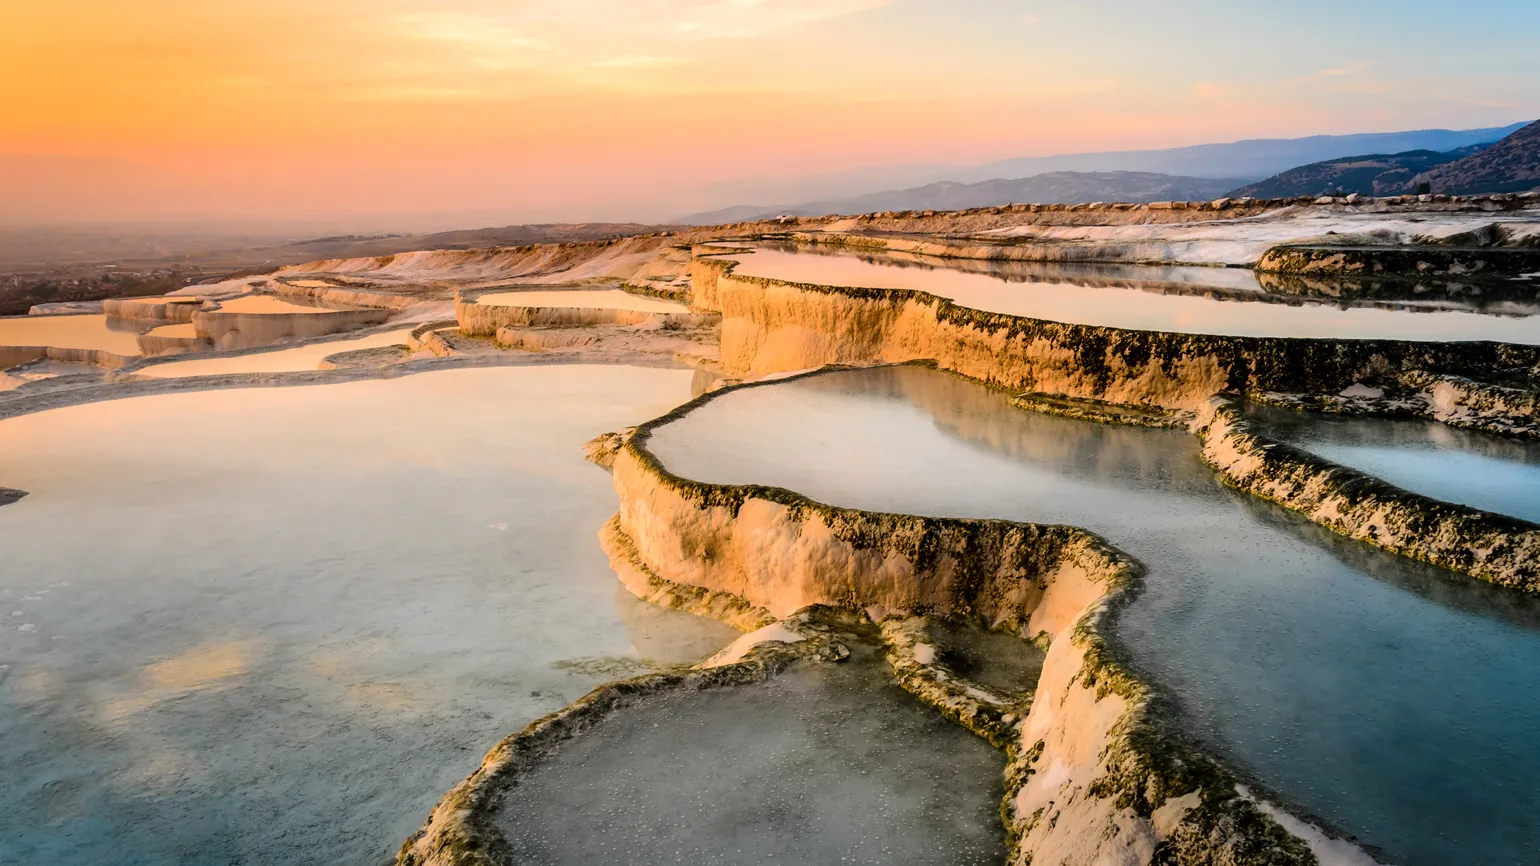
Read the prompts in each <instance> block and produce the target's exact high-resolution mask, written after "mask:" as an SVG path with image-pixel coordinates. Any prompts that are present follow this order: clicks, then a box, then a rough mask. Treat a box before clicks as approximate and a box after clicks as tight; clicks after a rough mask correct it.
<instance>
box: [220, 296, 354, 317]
mask: <svg viewBox="0 0 1540 866" xmlns="http://www.w3.org/2000/svg"><path fill="white" fill-rule="evenodd" d="M218 303H219V312H221V313H250V314H256V315H274V314H279V313H325V312H330V311H331V309H330V308H329V307H322V306H318V305H315V304H306V303H300V302H298V301H292V300H289V299H287V298H279V297H275V296H273V295H241V296H240V297H238V298H231V299H230V300H228V301H219V302H218Z"/></svg>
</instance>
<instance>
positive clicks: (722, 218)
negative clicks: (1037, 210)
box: [682, 171, 1238, 225]
mask: <svg viewBox="0 0 1540 866" xmlns="http://www.w3.org/2000/svg"><path fill="white" fill-rule="evenodd" d="M1237 182H1238V181H1237V180H1236V179H1234V178H1228V179H1225V178H1221V179H1218V180H1215V179H1212V178H1201V177H1177V176H1175V175H1170V174H1156V173H1154V172H1148V171H1100V172H1084V171H1052V172H1048V173H1046V174H1039V175H1035V176H1033V177H1024V178H1019V179H1017V180H1003V179H997V180H986V181H984V182H982V183H954V182H952V181H942V182H940V183H932V184H926V185H925V186H917V187H914V188H913V189H896V190H889V191H887V192H874V193H871V194H869V195H859V196H856V197H854V198H848V199H840V200H831V201H814V202H808V203H806V204H800V205H796V206H794V207H790V208H770V209H765V208H759V207H753V206H745V207H733V208H725V209H723V210H719V211H710V212H708V213H701V214H695V215H693V216H689V217H685V218H684V220H682V221H683V222H688V223H693V224H697V225H715V224H717V223H732V222H746V221H750V220H758V219H768V218H771V217H775V216H779V215H780V214H791V215H793V216H821V215H823V214H829V213H872V212H876V211H889V210H961V209H963V208H970V207H988V206H990V205H997V204H1008V203H1010V202H1017V201H1030V202H1061V203H1064V204H1079V203H1081V202H1093V201H1135V202H1138V201H1178V200H1180V201H1193V200H1201V199H1211V198H1216V197H1218V196H1221V195H1224V193H1225V191H1226V190H1228V189H1230V188H1231V187H1233V186H1235V184H1236V183H1237Z"/></svg>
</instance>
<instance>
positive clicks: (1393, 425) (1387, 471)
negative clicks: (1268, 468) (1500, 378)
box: [1247, 406, 1540, 523]
mask: <svg viewBox="0 0 1540 866" xmlns="http://www.w3.org/2000/svg"><path fill="white" fill-rule="evenodd" d="M1247 412H1248V413H1249V414H1250V415H1251V417H1252V418H1253V419H1254V420H1256V421H1257V422H1258V423H1260V424H1261V425H1262V426H1263V428H1264V429H1265V430H1266V431H1267V432H1268V434H1269V435H1270V436H1272V437H1273V438H1276V439H1278V440H1280V441H1283V442H1287V443H1289V444H1291V445H1296V446H1298V447H1300V448H1302V449H1304V450H1306V451H1309V452H1311V453H1312V454H1316V455H1319V456H1321V457H1324V458H1326V459H1327V460H1330V461H1332V462H1333V463H1340V464H1342V465H1343V466H1350V467H1352V468H1354V469H1358V470H1360V471H1362V472H1366V473H1368V474H1370V475H1373V476H1376V477H1378V478H1382V479H1384V480H1385V481H1388V482H1390V483H1391V484H1394V485H1396V486H1398V487H1403V488H1405V489H1407V490H1410V491H1412V492H1414V493H1421V494H1422V495H1424V496H1431V497H1433V498H1434V499H1442V500H1444V501H1445V502H1457V503H1459V504H1461V505H1469V506H1470V507H1472V508H1479V509H1481V510H1483V511H1494V512H1497V513H1498V514H1507V515H1509V516H1511V517H1517V518H1520V519H1522V520H1528V521H1530V522H1532V523H1540V442H1534V441H1530V440H1522V439H1510V438H1506V437H1502V436H1492V435H1490V434H1486V433H1479V432H1475V431H1470V430H1460V429H1457V428H1454V427H1448V426H1446V425H1443V424H1439V423H1437V422H1432V421H1416V420H1404V419H1393V418H1348V417H1342V416H1336V415H1322V414H1320V413H1316V412H1310V413H1305V412H1290V411H1287V410H1284V409H1275V408H1272V407H1268V406H1251V407H1248V409H1247Z"/></svg>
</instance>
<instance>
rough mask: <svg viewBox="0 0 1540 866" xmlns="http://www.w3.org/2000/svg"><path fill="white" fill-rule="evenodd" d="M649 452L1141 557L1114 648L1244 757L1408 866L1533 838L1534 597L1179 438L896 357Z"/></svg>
mask: <svg viewBox="0 0 1540 866" xmlns="http://www.w3.org/2000/svg"><path fill="white" fill-rule="evenodd" d="M648 447H649V448H650V449H651V450H652V451H653V452H654V453H655V454H657V455H658V456H659V458H660V459H662V461H663V462H664V464H665V465H666V466H668V468H669V469H670V470H671V471H673V472H675V473H677V474H679V475H682V476H684V477H687V478H693V479H698V480H703V481H709V482H717V483H754V484H772V485H777V486H781V487H786V488H790V489H792V490H795V491H797V492H800V493H803V494H805V495H808V496H810V497H812V498H814V499H817V500H819V501H822V502H827V503H831V504H835V505H842V506H849V507H858V508H866V509H874V510H883V511H899V512H909V513H923V514H935V515H946V516H961V517H999V518H1010V519H1017V520H1027V521H1038V522H1061V523H1069V524H1074V525H1078V526H1083V527H1086V528H1089V529H1091V530H1093V531H1096V532H1098V533H1100V534H1102V535H1103V536H1104V537H1106V538H1107V539H1108V540H1110V541H1111V542H1112V543H1113V544H1114V545H1116V546H1118V547H1119V548H1121V549H1123V550H1125V551H1127V552H1129V553H1131V554H1132V555H1133V556H1135V557H1137V558H1139V559H1140V560H1141V561H1143V562H1144V563H1145V564H1146V566H1147V567H1148V569H1149V574H1148V577H1147V588H1146V590H1145V592H1144V594H1143V595H1142V596H1141V597H1140V599H1139V600H1138V601H1137V602H1136V603H1135V604H1134V605H1133V606H1132V607H1131V608H1130V609H1128V610H1127V611H1125V612H1124V614H1123V615H1122V617H1121V620H1120V622H1119V626H1118V628H1119V634H1120V640H1121V641H1122V642H1123V643H1124V644H1125V645H1126V646H1128V647H1129V649H1130V650H1131V652H1132V653H1133V654H1134V658H1135V661H1136V664H1137V666H1138V667H1139V668H1140V669H1142V670H1144V671H1145V672H1146V673H1147V675H1149V676H1150V677H1151V679H1153V680H1154V681H1155V682H1157V683H1158V684H1160V685H1161V686H1162V687H1163V689H1164V690H1165V691H1166V692H1167V693H1168V694H1170V695H1174V696H1176V697H1178V698H1179V699H1180V701H1181V704H1182V710H1183V714H1184V717H1185V718H1184V723H1185V724H1186V725H1187V726H1188V727H1189V729H1190V730H1192V731H1193V732H1194V733H1195V734H1196V735H1197V736H1199V737H1200V738H1201V739H1202V740H1204V741H1205V742H1207V743H1208V744H1209V745H1210V748H1212V749H1213V750H1214V751H1215V752H1216V753H1218V754H1219V755H1221V756H1223V757H1225V758H1226V759H1227V761H1228V762H1229V763H1230V764H1231V765H1232V766H1234V767H1236V768H1237V769H1238V770H1239V771H1241V772H1242V773H1245V774H1248V775H1252V776H1254V777H1255V778H1256V779H1258V780H1260V782H1261V783H1262V785H1263V786H1264V787H1266V788H1268V789H1271V790H1272V791H1274V792H1276V794H1278V795H1280V796H1281V797H1283V798H1284V799H1286V800H1289V801H1293V802H1295V803H1298V804H1300V805H1301V806H1303V807H1305V808H1306V809H1308V810H1310V811H1312V812H1314V813H1315V814H1317V815H1320V816H1322V817H1324V818H1325V819H1327V820H1328V821H1330V822H1331V823H1334V824H1335V825H1337V826H1338V827H1339V828H1341V829H1342V830H1344V831H1346V832H1349V833H1352V834H1354V835H1356V836H1358V837H1359V838H1361V839H1363V840H1364V841H1366V842H1367V843H1369V844H1372V845H1376V846H1380V847H1381V848H1383V849H1384V850H1385V851H1386V852H1388V855H1389V856H1388V858H1387V859H1388V860H1389V862H1394V863H1399V864H1403V866H1432V864H1466V863H1483V864H1509V863H1514V864H1517V863H1528V862H1532V861H1533V855H1534V852H1535V851H1536V850H1537V848H1540V790H1537V789H1536V788H1535V787H1534V785H1533V780H1534V779H1535V778H1537V777H1540V753H1537V752H1536V750H1535V749H1534V746H1533V732H1534V731H1535V730H1536V729H1537V727H1540V689H1537V688H1536V680H1535V677H1534V671H1535V670H1536V669H1537V667H1540V600H1536V599H1532V598H1529V597H1525V596H1519V595H1517V594H1515V593H1511V592H1508V591H1505V590H1502V589H1499V588H1497V587H1492V586H1488V585H1485V584H1480V583H1479V582H1477V581H1473V580H1470V579H1468V578H1464V577H1461V576H1458V575H1453V574H1449V573H1446V572H1442V571H1439V570H1437V569H1434V568H1431V567H1426V566H1423V565H1421V564H1418V563H1415V562H1412V561H1410V560H1406V559H1401V558H1398V557H1394V556H1392V555H1390V554H1386V553H1384V552H1382V551H1379V550H1376V549H1374V548H1371V547H1368V546H1366V545H1363V544H1359V543H1357V542H1352V541H1348V540H1345V539H1340V538H1337V537H1335V536H1331V535H1329V534H1328V533H1325V532H1324V531H1323V530H1320V529H1319V528H1318V527H1316V526H1314V525H1313V524H1309V523H1307V522H1305V521H1304V520H1303V519H1302V518H1299V517H1298V516H1297V515H1294V514H1292V513H1289V512H1286V511H1282V510H1281V509H1278V508H1275V507H1272V506H1270V505H1268V504H1266V503H1263V502H1260V501H1257V500H1253V499H1250V498H1248V497H1247V496H1245V495H1244V494H1240V493H1237V492H1234V491H1231V490H1228V489H1226V488H1225V487H1223V486H1222V485H1221V484H1219V483H1218V482H1217V481H1216V480H1215V479H1214V477H1213V475H1212V474H1211V473H1210V471H1209V470H1208V469H1207V468H1206V467H1205V466H1204V465H1203V464H1202V463H1201V462H1200V461H1199V458H1198V446H1197V443H1196V440H1195V439H1194V438H1193V437H1191V436H1190V435H1188V434H1186V433H1180V432H1174V431H1161V430H1144V429H1136V428H1124V427H1110V426H1103V425H1097V424H1094V423H1090V422H1084V421H1075V420H1068V419H1062V418H1055V417H1049V416H1044V415H1038V414H1034V413H1029V412H1024V411H1021V410H1018V409H1016V408H1014V407H1012V406H1011V405H1010V403H1009V402H1008V400H1007V398H1006V396H1005V395H1002V394H999V393H996V392H993V391H990V390H987V389H985V388H983V387H982V386H978V385H975V384H972V383H969V382H966V381H963V380H961V379H958V378H955V377H952V376H949V375H947V374H944V373H939V372H936V371H933V370H927V369H923V368H917V367H900V368H885V369H878V370H865V371H850V372H835V373H827V374H822V375H818V376H813V377H810V378H804V379H796V380H791V381H787V382H781V383H776V384H773V385H766V386H761V387H754V388H748V389H744V390H741V391H736V392H732V393H729V394H725V395H723V396H721V397H719V398H717V399H716V400H714V401H712V402H711V403H709V404H707V405H706V406H704V407H702V408H701V409H698V410H696V411H695V412H693V413H691V414H689V415H687V416H685V417H684V418H682V419H680V420H678V421H675V422H672V423H670V424H667V425H665V426H663V427H661V428H659V429H658V430H657V431H656V432H655V433H654V434H653V436H652V438H651V439H650V441H649V443H648Z"/></svg>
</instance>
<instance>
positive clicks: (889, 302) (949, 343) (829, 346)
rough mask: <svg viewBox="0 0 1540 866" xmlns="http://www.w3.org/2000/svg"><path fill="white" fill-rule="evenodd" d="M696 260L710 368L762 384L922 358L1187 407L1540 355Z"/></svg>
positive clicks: (1026, 382) (1489, 366)
mask: <svg viewBox="0 0 1540 866" xmlns="http://www.w3.org/2000/svg"><path fill="white" fill-rule="evenodd" d="M733 264H734V263H733V262H731V261H730V260H723V259H720V258H714V257H698V258H697V259H696V260H695V261H694V262H693V263H692V265H691V278H692V282H693V286H694V293H695V306H696V309H698V310H711V309H717V310H720V311H721V312H722V316H723V321H722V363H723V366H724V368H725V369H726V371H727V372H729V373H730V374H736V375H745V376H747V375H764V374H769V373H776V372H784V371H789V370H802V369H810V368H814V367H819V366H822V365H824V364H873V363H899V362H905V361H913V360H931V361H934V362H935V363H936V364H937V365H938V366H939V367H941V368H942V369H946V370H953V371H955V372H958V373H961V374H962V375H964V376H967V377H969V378H972V379H976V380H979V381H982V382H987V383H990V384H994V385H999V386H1002V387H1005V388H1011V389H1016V390H1020V391H1032V392H1042V393H1049V394H1058V395H1063V396H1069V397H1082V398H1090V399H1097V400H1105V401H1109V402H1116V403H1129V404H1140V405H1153V406H1159V407H1163V408H1168V409H1181V410H1187V411H1193V412H1196V411H1198V410H1200V409H1201V408H1202V406H1203V405H1204V403H1205V402H1206V401H1207V400H1208V398H1209V397H1210V396H1212V395H1214V394H1217V393H1221V392H1226V391H1228V392H1235V393H1254V392H1294V393H1311V394H1315V393H1337V392H1339V391H1341V390H1343V389H1345V388H1347V387H1350V386H1351V385H1353V384H1355V383H1357V382H1361V381H1364V380H1366V379H1372V378H1374V377H1379V376H1394V375H1397V374H1402V373H1408V372H1413V371H1426V372H1431V373H1438V374H1454V375H1475V376H1476V377H1478V378H1479V377H1480V376H1481V375H1482V374H1484V373H1486V372H1489V371H1492V370H1497V369H1505V368H1512V367H1533V366H1535V365H1536V364H1537V363H1540V348H1537V347H1534V346H1519V345H1512V344H1504V343H1492V342H1468V343H1432V342H1427V343H1421V342H1411V341H1399V340H1328V339H1302V338H1262V337H1227V336H1210V335H1199V334H1178V333H1165V332H1150V331H1135V330H1126V329H1121V328H1111V327H1103V326H1094V325H1071V324H1063V323H1058V322H1049V321H1044V320H1040V319H1029V318H1022V317H1017V316H1009V315H1003V314H998V313H988V312H982V311H978V310H973V309H969V308H967V307H962V306H959V305H957V304H955V303H953V302H951V301H949V300H946V299H944V298H940V297H937V296H935V295H931V294H928V293H925V292H919V291H912V290H902V289H861V288H843V287H832V286H818V285H811V284H805V283H792V282H787V281H783V280H776V279H772V278H766V277H744V276H738V275H736V274H734V273H732V268H733Z"/></svg>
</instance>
